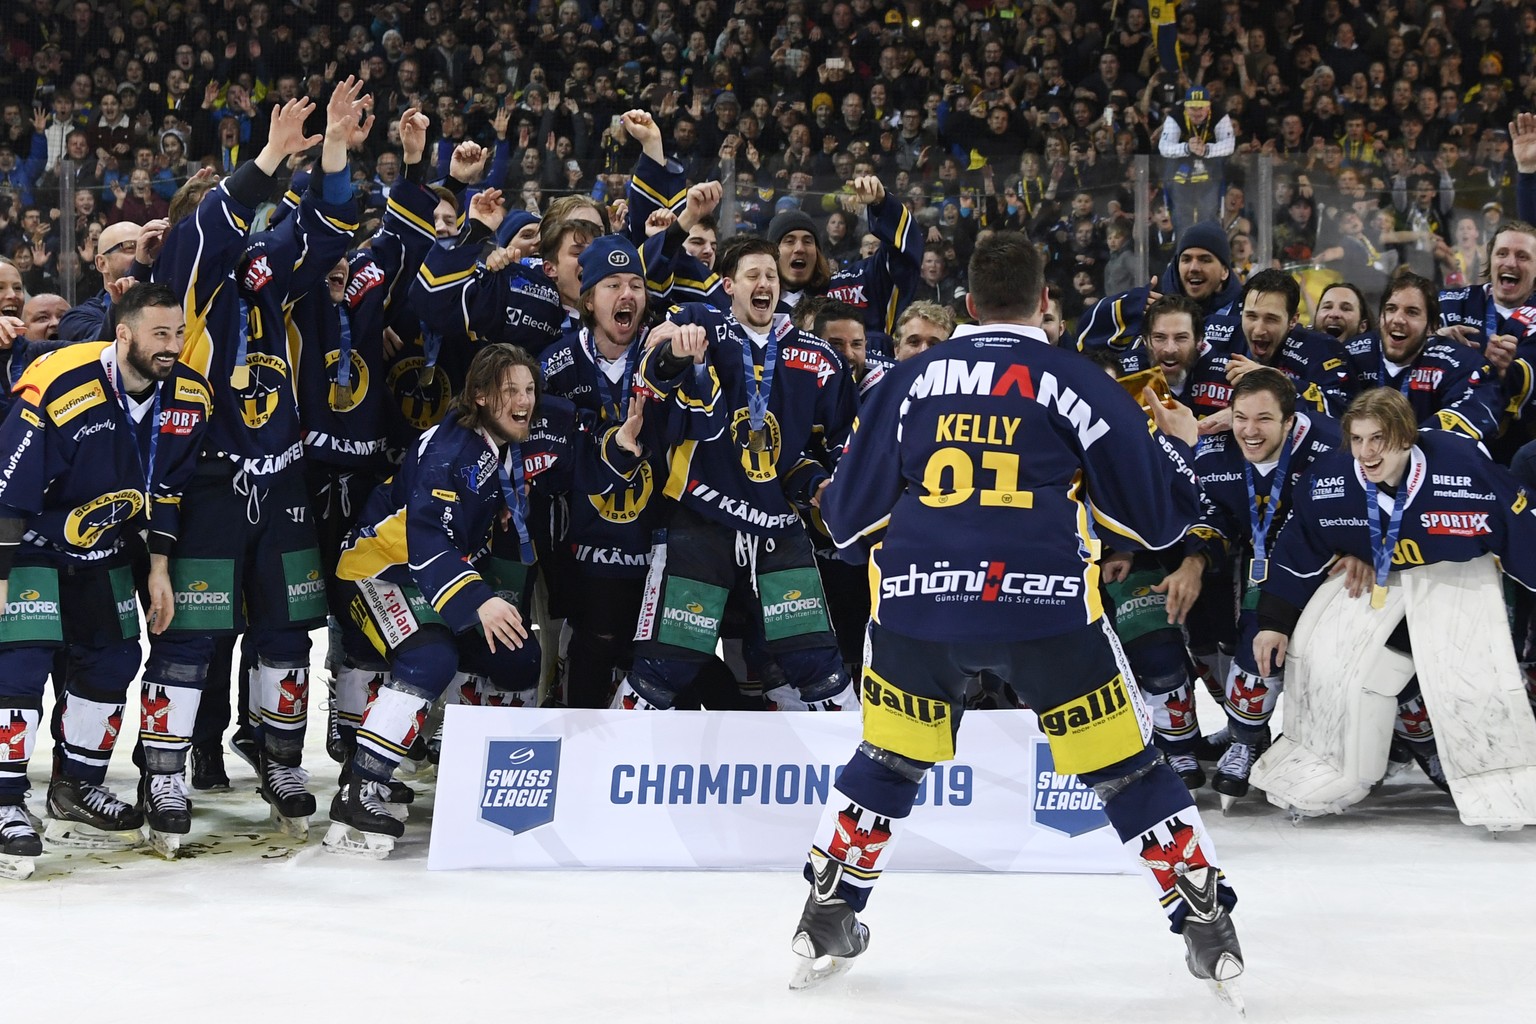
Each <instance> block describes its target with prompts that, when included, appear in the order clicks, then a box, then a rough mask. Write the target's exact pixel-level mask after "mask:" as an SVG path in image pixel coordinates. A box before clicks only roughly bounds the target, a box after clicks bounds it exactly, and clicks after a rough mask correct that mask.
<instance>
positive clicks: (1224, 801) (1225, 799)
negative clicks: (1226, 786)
mask: <svg viewBox="0 0 1536 1024" xmlns="http://www.w3.org/2000/svg"><path fill="white" fill-rule="evenodd" d="M1236 803H1237V797H1235V796H1229V795H1228V794H1226V793H1222V794H1221V814H1222V816H1223V817H1226V816H1227V815H1229V814H1231V813H1232V807H1233V806H1234V805H1235V804H1236Z"/></svg>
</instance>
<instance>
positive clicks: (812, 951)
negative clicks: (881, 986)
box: [789, 852, 869, 989]
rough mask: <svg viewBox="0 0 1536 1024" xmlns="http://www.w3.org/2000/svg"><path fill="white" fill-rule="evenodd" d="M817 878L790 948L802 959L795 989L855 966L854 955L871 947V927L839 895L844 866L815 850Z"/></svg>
mask: <svg viewBox="0 0 1536 1024" xmlns="http://www.w3.org/2000/svg"><path fill="white" fill-rule="evenodd" d="M811 870H812V871H813V872H814V874H815V879H816V880H815V881H814V882H813V883H812V884H811V894H810V896H808V897H806V900H805V910H804V912H802V913H801V915H800V923H799V925H797V926H796V928H795V937H794V938H793V939H791V940H790V943H789V948H790V949H791V950H793V951H794V954H795V957H796V959H797V960H798V961H799V962H798V963H797V964H796V965H795V972H794V974H792V975H791V976H790V979H789V987H790V988H792V989H802V988H810V987H811V986H813V985H819V984H821V983H822V982H824V981H826V980H828V979H829V978H833V977H836V976H837V975H839V974H841V973H843V972H844V971H846V970H848V968H850V967H852V966H853V958H854V957H856V956H858V955H859V954H860V953H862V952H864V950H866V949H868V948H869V928H867V927H866V926H865V925H864V924H863V923H862V922H860V921H859V919H858V917H857V916H856V915H855V914H854V912H853V908H852V907H850V906H849V905H848V903H847V901H845V900H841V899H838V898H837V896H836V895H835V893H836V892H837V882H838V879H839V878H840V877H841V876H842V873H843V866H842V865H841V864H839V863H837V862H836V861H834V860H830V859H828V858H826V857H823V856H822V855H821V854H819V853H815V852H812V853H811Z"/></svg>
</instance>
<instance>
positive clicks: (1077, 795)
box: [1030, 739, 1109, 836]
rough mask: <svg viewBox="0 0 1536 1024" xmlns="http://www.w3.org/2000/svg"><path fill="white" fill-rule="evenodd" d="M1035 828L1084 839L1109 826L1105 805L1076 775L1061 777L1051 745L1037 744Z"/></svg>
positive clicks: (1041, 740) (1032, 812)
mask: <svg viewBox="0 0 1536 1024" xmlns="http://www.w3.org/2000/svg"><path fill="white" fill-rule="evenodd" d="M1030 814H1031V815H1032V816H1033V817H1034V819H1035V824H1036V825H1039V826H1040V827H1041V828H1048V829H1050V830H1051V831H1052V832H1059V833H1061V834H1062V835H1064V836H1081V835H1086V834H1087V833H1089V832H1092V831H1093V830H1094V829H1099V828H1103V827H1104V826H1105V825H1108V824H1109V819H1108V818H1106V817H1105V816H1104V801H1102V800H1100V799H1099V795H1098V794H1097V793H1095V792H1094V791H1093V790H1092V789H1090V788H1089V787H1088V786H1085V785H1083V783H1082V781H1081V780H1080V779H1079V778H1078V777H1077V776H1076V775H1058V774H1057V773H1056V759H1055V758H1054V757H1052V756H1051V745H1050V743H1048V742H1047V741H1045V740H1043V739H1040V740H1036V741H1035V794H1034V802H1033V804H1032V805H1031V807H1030Z"/></svg>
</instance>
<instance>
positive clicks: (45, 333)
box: [21, 292, 69, 341]
mask: <svg viewBox="0 0 1536 1024" xmlns="http://www.w3.org/2000/svg"><path fill="white" fill-rule="evenodd" d="M68 312H69V300H68V299H66V298H64V296H62V295H54V294H53V293H52V292H43V293H42V294H41V295H34V296H32V297H31V298H30V299H28V300H27V302H26V305H24V306H22V307H21V322H22V323H24V324H26V325H27V333H26V337H27V339H28V340H29V341H58V340H59V321H61V320H63V319H64V314H65V313H68Z"/></svg>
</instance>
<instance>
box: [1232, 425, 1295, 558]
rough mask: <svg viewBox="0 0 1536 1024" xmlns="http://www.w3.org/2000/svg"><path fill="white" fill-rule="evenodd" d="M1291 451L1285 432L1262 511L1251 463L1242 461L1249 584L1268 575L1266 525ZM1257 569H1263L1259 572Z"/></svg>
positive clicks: (1275, 507)
mask: <svg viewBox="0 0 1536 1024" xmlns="http://www.w3.org/2000/svg"><path fill="white" fill-rule="evenodd" d="M1291 452H1292V448H1291V438H1290V435H1289V434H1287V435H1286V438H1285V441H1284V443H1283V444H1281V446H1280V461H1279V462H1278V463H1277V464H1276V465H1275V482H1274V483H1272V484H1270V485H1269V505H1268V506H1266V507H1265V509H1264V511H1263V513H1262V514H1261V513H1260V512H1259V500H1258V494H1257V493H1256V492H1255V491H1254V488H1253V464H1252V463H1248V462H1245V463H1243V482H1244V483H1246V484H1247V485H1248V526H1249V529H1251V530H1252V531H1253V562H1254V571H1253V572H1251V573H1250V574H1249V582H1250V583H1263V582H1264V580H1263V579H1262V578H1260V579H1254V578H1253V577H1254V576H1260V577H1263V576H1267V575H1268V567H1269V558H1268V556H1267V549H1268V546H1269V528H1270V526H1271V525H1273V523H1274V521H1275V512H1276V511H1277V510H1279V508H1280V492H1281V491H1282V490H1284V489H1285V478H1286V474H1287V473H1288V472H1289V471H1290V465H1291ZM1260 569H1262V570H1263V571H1262V572H1260V571H1259V570H1260Z"/></svg>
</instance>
